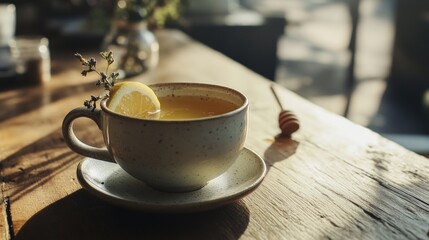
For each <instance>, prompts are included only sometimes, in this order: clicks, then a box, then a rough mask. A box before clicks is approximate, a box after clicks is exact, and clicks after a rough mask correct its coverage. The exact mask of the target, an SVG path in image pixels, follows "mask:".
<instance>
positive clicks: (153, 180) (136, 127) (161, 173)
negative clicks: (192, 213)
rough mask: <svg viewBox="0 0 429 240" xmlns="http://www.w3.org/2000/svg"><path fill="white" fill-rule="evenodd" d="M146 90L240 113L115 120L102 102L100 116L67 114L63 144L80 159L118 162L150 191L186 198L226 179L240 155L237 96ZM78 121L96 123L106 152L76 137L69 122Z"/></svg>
mask: <svg viewBox="0 0 429 240" xmlns="http://www.w3.org/2000/svg"><path fill="white" fill-rule="evenodd" d="M150 87H151V88H152V89H153V90H154V92H155V93H156V95H157V96H158V97H162V96H180V95H184V96H189V95H191V96H201V97H213V98H219V99H222V100H226V101H229V102H231V103H234V104H235V105H237V106H238V107H237V109H235V110H233V111H231V112H227V113H224V114H221V115H215V116H211V117H205V118H196V119H189V120H153V119H137V118H132V117H127V116H123V115H120V114H117V113H115V112H113V111H112V110H110V109H109V108H108V107H107V106H106V101H103V102H101V110H100V109H95V110H94V111H91V110H89V109H87V108H83V107H81V108H76V109H74V110H72V111H71V112H69V113H68V114H67V116H66V117H65V118H64V122H63V126H62V130H63V135H64V138H65V142H66V143H67V145H68V146H69V147H70V148H71V149H72V150H73V151H75V152H77V153H79V154H81V155H84V156H87V157H91V158H96V159H100V160H104V161H109V162H116V163H117V164H119V166H120V167H121V168H122V169H123V170H125V171H126V172H127V173H129V174H130V175H131V176H133V177H135V178H137V179H139V180H141V181H143V182H145V183H146V184H147V185H149V186H151V187H152V188H154V189H158V190H162V191H169V192H186V191H192V190H197V189H200V188H202V187H203V186H205V185H206V184H207V182H208V181H210V180H212V179H214V178H216V177H217V176H219V175H221V174H222V173H224V172H225V171H226V170H227V169H228V168H229V167H230V166H231V165H232V164H233V162H234V161H235V159H236V158H237V157H238V155H239V153H240V151H241V150H242V149H243V147H244V142H245V138H246V134H247V111H248V99H247V98H246V97H245V96H244V95H243V94H241V93H240V92H238V91H236V90H233V89H230V88H226V87H222V86H216V85H208V84H198V83H164V84H156V85H151V86H150ZM161 108H162V106H161ZM80 117H87V118H90V119H92V120H93V121H95V122H96V124H97V125H98V127H99V128H100V129H101V131H102V135H103V138H104V143H105V145H106V147H107V148H95V147H92V146H89V145H87V144H85V143H83V142H81V141H80V140H79V139H78V138H77V137H76V136H75V134H74V132H73V121H74V120H75V119H77V118H80Z"/></svg>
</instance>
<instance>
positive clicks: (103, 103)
mask: <svg viewBox="0 0 429 240" xmlns="http://www.w3.org/2000/svg"><path fill="white" fill-rule="evenodd" d="M169 85H179V86H180V85H183V86H196V87H198V86H201V87H209V88H217V89H222V90H226V91H229V92H232V93H233V94H235V95H237V96H239V98H241V99H242V100H243V104H241V105H240V106H238V108H236V109H234V110H232V111H229V112H226V113H223V114H218V115H214V116H209V117H201V118H190V119H146V118H136V117H132V116H126V115H122V114H119V113H116V112H114V111H112V110H111V109H110V108H108V107H107V99H104V100H102V101H101V103H100V106H101V109H102V110H103V112H105V113H108V114H110V115H111V116H114V117H118V118H126V119H132V120H138V121H147V122H196V121H206V120H210V119H217V118H222V117H228V116H233V115H235V114H238V113H239V112H241V111H242V110H243V109H244V108H246V107H247V106H248V105H249V100H248V98H247V97H246V96H245V95H244V94H243V93H241V92H240V91H238V90H235V89H232V88H229V87H225V86H220V85H215V84H207V83H189V82H171V83H157V84H149V85H148V87H150V88H152V87H162V86H169Z"/></svg>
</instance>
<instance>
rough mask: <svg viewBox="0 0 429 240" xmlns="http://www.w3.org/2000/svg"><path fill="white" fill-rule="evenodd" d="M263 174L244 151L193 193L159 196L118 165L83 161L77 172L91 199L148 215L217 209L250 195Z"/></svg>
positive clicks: (261, 166)
mask: <svg viewBox="0 0 429 240" xmlns="http://www.w3.org/2000/svg"><path fill="white" fill-rule="evenodd" d="M265 173H266V166H265V163H264V160H263V159H262V158H261V157H260V156H258V155H257V154H256V153H254V152H253V151H251V150H249V149H247V148H244V149H243V150H242V151H241V153H240V155H239V157H238V158H237V160H236V161H235V163H234V164H233V165H232V166H231V167H230V168H229V169H228V170H227V171H226V172H225V173H223V174H222V175H220V176H219V177H217V178H215V179H213V180H211V181H210V182H208V184H207V185H206V186H205V187H203V188H201V189H199V190H196V191H192V192H185V193H167V192H160V191H157V190H154V189H152V188H150V187H148V186H147V185H146V184H145V183H143V182H141V181H139V180H137V179H135V178H133V177H131V176H130V175H128V173H126V172H125V171H124V170H122V169H121V168H120V167H119V165H117V164H115V163H109V162H105V161H100V160H96V159H93V158H85V159H83V160H82V162H81V163H80V164H79V166H78V168H77V177H78V180H79V182H80V184H81V185H82V186H83V187H84V188H85V189H86V190H88V191H89V192H90V193H92V194H94V195H95V196H97V197H99V198H101V199H102V200H105V201H107V202H110V203H112V204H115V205H119V206H121V207H126V208H131V209H137V210H143V211H149V212H164V213H175V212H176V213H177V212H195V211H203V210H208V209H212V208H216V207H220V206H222V205H225V204H227V203H230V202H233V201H236V200H238V199H240V198H242V197H244V196H245V195H247V194H249V193H250V192H252V191H253V190H254V189H255V188H256V187H258V186H259V184H260V183H261V182H262V179H263V178H264V176H265Z"/></svg>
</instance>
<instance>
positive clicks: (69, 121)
mask: <svg viewBox="0 0 429 240" xmlns="http://www.w3.org/2000/svg"><path fill="white" fill-rule="evenodd" d="M80 117H86V118H89V119H91V120H93V121H94V122H95V123H96V124H97V126H98V128H99V129H101V110H99V109H94V110H90V109H88V108H84V107H79V108H75V109H73V110H72V111H70V112H69V113H68V114H67V115H66V116H65V118H64V121H63V126H62V130H63V136H64V140H65V142H66V144H67V145H68V146H69V148H70V149H71V150H73V151H74V152H76V153H79V154H81V155H83V156H86V157H91V158H96V159H99V160H103V161H106V162H115V161H114V159H113V158H112V156H111V155H110V153H109V151H108V150H107V148H105V147H104V148H97V147H93V146H90V145H88V144H85V143H83V142H82V141H80V140H79V139H78V138H77V137H76V135H75V134H74V131H73V122H74V120H76V119H77V118H80Z"/></svg>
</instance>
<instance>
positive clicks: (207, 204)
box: [76, 147, 267, 213]
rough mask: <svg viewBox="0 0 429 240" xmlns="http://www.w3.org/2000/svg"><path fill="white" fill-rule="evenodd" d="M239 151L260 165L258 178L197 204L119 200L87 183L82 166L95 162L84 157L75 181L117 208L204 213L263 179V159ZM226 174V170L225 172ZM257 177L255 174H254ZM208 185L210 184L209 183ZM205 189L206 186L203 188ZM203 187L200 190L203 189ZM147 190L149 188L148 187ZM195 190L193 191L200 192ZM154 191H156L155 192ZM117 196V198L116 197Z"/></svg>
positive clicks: (227, 201) (233, 198)
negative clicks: (224, 194) (252, 157)
mask: <svg viewBox="0 0 429 240" xmlns="http://www.w3.org/2000/svg"><path fill="white" fill-rule="evenodd" d="M241 151H248V152H249V153H250V154H252V155H254V156H255V159H256V160H257V161H258V162H259V163H260V164H258V166H261V169H260V170H261V171H258V175H259V176H258V177H257V178H256V179H255V180H254V181H253V182H252V183H251V184H249V185H248V186H245V187H243V188H240V187H238V188H237V190H236V191H234V192H233V193H232V194H229V195H227V196H223V197H219V198H215V199H211V200H207V201H206V200H204V199H202V200H201V201H198V202H191V203H183V204H166V205H162V204H156V203H153V204H147V203H142V202H139V201H133V200H128V199H124V198H120V195H116V194H112V193H110V192H109V191H105V190H101V189H100V188H99V187H98V186H97V185H96V184H94V183H92V182H91V181H87V180H86V179H85V176H84V174H83V171H82V165H83V164H84V162H86V161H92V160H97V161H100V160H98V159H95V158H90V157H85V158H84V159H83V160H81V161H80V162H79V165H78V167H77V169H76V175H77V179H78V181H79V183H80V185H81V186H82V187H83V188H84V189H85V190H87V191H88V192H89V193H91V194H92V195H94V196H96V197H97V198H99V199H101V200H103V201H106V202H108V203H110V204H112V205H116V206H119V207H123V208H127V209H134V210H139V211H144V212H151V213H188V212H200V211H206V210H210V209H214V208H218V207H221V206H223V205H226V204H229V203H232V202H235V201H237V200H239V199H241V198H243V197H245V196H247V195H248V194H250V193H251V192H253V191H254V190H255V189H256V188H257V187H258V186H259V185H260V184H261V183H262V180H263V179H264V178H265V176H266V174H267V166H266V163H265V161H264V159H263V158H262V157H261V156H260V155H259V154H257V153H256V152H254V151H253V150H251V149H249V148H247V147H243V149H242V150H241ZM226 172H228V170H227V171H226ZM255 176H257V174H255ZM209 184H210V182H209ZM205 187H207V186H205ZM205 187H203V188H201V189H204V188H205ZM148 188H150V187H149V186H148ZM201 189H199V190H195V191H200V190H201ZM155 191H156V190H155ZM174 194H188V193H187V192H184V193H174ZM118 196H119V197H118Z"/></svg>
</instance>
